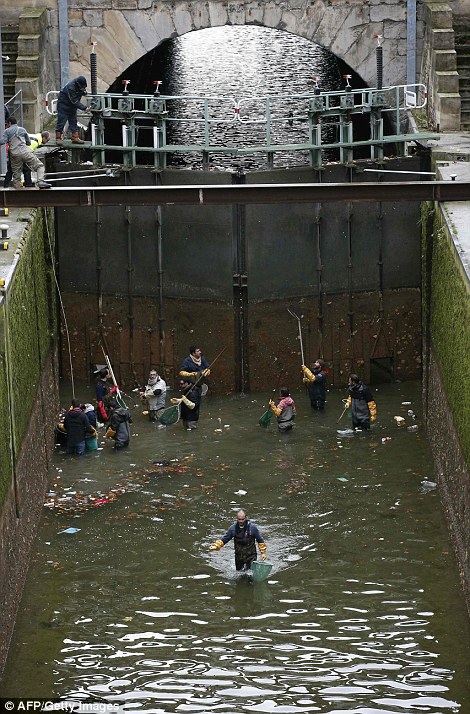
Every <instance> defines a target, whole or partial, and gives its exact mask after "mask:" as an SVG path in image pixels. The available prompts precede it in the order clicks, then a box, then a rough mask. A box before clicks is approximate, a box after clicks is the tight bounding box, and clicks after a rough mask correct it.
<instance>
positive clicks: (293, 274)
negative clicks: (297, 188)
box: [57, 158, 424, 392]
mask: <svg viewBox="0 0 470 714" xmlns="http://www.w3.org/2000/svg"><path fill="white" fill-rule="evenodd" d="M392 166H393V164H392V165H390V164H388V165H387V168H391V167H392ZM396 166H397V167H402V168H406V169H407V170H424V168H423V165H422V160H421V159H419V158H410V159H407V160H397V162H396ZM365 177H367V179H368V180H370V174H364V173H360V172H358V171H357V169H352V168H346V167H344V166H340V165H332V166H328V167H326V168H325V169H324V170H322V171H321V172H320V171H314V170H312V169H309V168H304V169H296V170H275V171H271V172H259V173H253V174H249V175H248V176H242V175H238V174H234V175H231V174H228V173H227V174H220V173H214V172H196V171H191V172H183V171H175V170H167V171H165V172H163V173H161V174H156V173H155V172H154V171H150V170H145V169H143V168H140V169H137V170H136V171H135V172H131V173H130V175H127V174H126V176H125V181H126V182H128V183H129V184H133V185H136V184H138V183H141V184H144V185H149V184H152V183H155V182H157V181H158V182H161V183H163V184H175V183H187V184H189V183H190V184H198V183H201V184H206V183H232V182H233V183H237V182H238V183H240V182H250V183H279V182H284V183H286V182H292V183H295V182H305V181H324V182H325V181H330V182H334V183H336V182H347V181H358V180H365ZM389 179H390V177H389V176H387V180H389ZM57 235H58V246H59V247H58V251H59V255H58V257H59V268H60V270H59V272H60V286H61V291H62V297H63V300H64V304H65V308H66V313H67V318H68V323H69V326H70V325H72V331H71V344H72V351H73V360H74V369H75V371H76V376H79V377H81V378H83V379H87V378H90V369H91V365H92V364H94V363H97V362H98V363H100V362H102V351H101V347H100V339H101V338H102V337H103V336H104V338H105V341H106V344H107V349H108V351H109V353H110V355H111V358H112V360H113V363H114V365H115V371H116V373H117V375H119V377H118V378H119V379H120V380H121V382H122V383H123V384H125V385H127V386H133V385H134V383H142V382H143V380H144V379H145V376H146V374H147V371H148V369H149V368H150V366H151V365H153V366H156V367H158V368H159V369H160V370H161V371H162V372H163V373H164V374H165V376H166V377H167V379H168V380H169V381H170V382H172V381H173V380H174V376H175V371H176V372H177V371H178V369H179V365H180V362H181V360H182V359H183V358H184V357H185V355H186V354H187V353H188V347H189V345H190V344H192V343H194V342H196V343H199V344H200V346H201V347H202V349H203V351H204V353H205V355H206V357H207V358H208V360H209V361H210V360H211V359H212V358H213V357H214V356H215V355H216V354H217V353H218V352H219V351H220V349H221V348H222V346H226V347H227V349H226V351H225V352H224V354H223V355H222V357H221V358H220V360H219V362H218V363H217V365H216V367H215V374H216V377H215V378H214V384H213V389H214V390H218V391H224V392H228V391H232V390H235V391H245V392H246V391H250V390H252V391H255V390H259V389H266V388H269V387H270V386H271V383H272V380H273V377H274V376H275V375H277V374H278V371H279V370H278V366H279V365H282V366H283V367H284V368H285V369H286V370H287V373H288V377H289V379H292V380H297V379H298V378H299V365H300V350H299V340H298V336H297V324H296V322H295V321H294V320H293V318H292V317H290V316H289V314H288V312H287V308H288V307H292V308H293V309H294V310H295V311H296V312H297V313H298V314H302V315H303V316H304V317H303V322H302V324H303V332H302V334H303V339H304V349H305V358H306V361H307V363H310V362H311V361H312V360H314V359H315V358H316V357H317V356H322V357H323V358H324V359H326V360H327V362H328V366H329V369H330V377H331V382H332V383H334V384H337V385H339V384H344V383H345V381H346V374H347V372H348V371H349V370H351V369H353V370H354V371H359V372H360V373H361V375H362V376H363V377H364V378H365V379H368V378H369V377H370V364H371V360H372V361H374V360H388V361H389V363H390V369H389V371H390V375H391V377H394V378H400V379H405V378H416V377H417V376H419V374H420V355H421V338H420V334H421V332H420V290H419V286H420V274H421V268H420V229H419V205H418V204H416V205H415V204H412V203H402V204H393V203H387V204H380V203H370V204H362V203H360V204H359V203H358V204H350V203H328V204H326V203H325V204H323V205H320V204H313V205H308V204H304V205H300V204H290V205H287V204H286V205H274V206H272V205H271V206H266V205H261V206H252V205H250V206H164V207H162V208H157V209H155V208H154V207H147V206H144V207H136V206H133V207H122V206H121V207H116V208H115V209H109V208H82V209H70V208H69V209H63V208H61V209H57ZM64 345H65V343H64ZM62 354H63V355H64V347H63V348H62ZM62 365H63V371H64V373H65V374H66V373H67V369H68V367H67V359H62Z"/></svg>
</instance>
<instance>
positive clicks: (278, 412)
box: [269, 399, 282, 416]
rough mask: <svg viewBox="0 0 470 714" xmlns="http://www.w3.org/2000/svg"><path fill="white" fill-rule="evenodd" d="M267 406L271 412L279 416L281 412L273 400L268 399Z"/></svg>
mask: <svg viewBox="0 0 470 714" xmlns="http://www.w3.org/2000/svg"><path fill="white" fill-rule="evenodd" d="M269 408H270V409H271V411H272V413H273V414H275V415H276V416H279V414H280V413H281V411H282V410H281V409H278V408H277V406H276V405H275V404H274V402H273V400H272V399H270V400H269Z"/></svg>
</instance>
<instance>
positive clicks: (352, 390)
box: [348, 382, 374, 426]
mask: <svg viewBox="0 0 470 714" xmlns="http://www.w3.org/2000/svg"><path fill="white" fill-rule="evenodd" d="M348 392H349V394H350V395H351V399H352V401H351V415H352V422H353V426H360V425H361V424H364V423H366V422H369V421H370V409H369V402H373V401H374V397H373V396H372V392H371V391H370V389H369V387H367V386H366V385H365V384H363V383H362V382H359V384H352V385H350V386H349V387H348Z"/></svg>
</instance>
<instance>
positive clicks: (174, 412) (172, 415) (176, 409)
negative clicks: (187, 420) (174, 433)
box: [158, 404, 181, 426]
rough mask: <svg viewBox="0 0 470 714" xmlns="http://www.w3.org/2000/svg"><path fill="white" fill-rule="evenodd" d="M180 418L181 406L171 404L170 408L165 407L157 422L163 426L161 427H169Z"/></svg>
mask: <svg viewBox="0 0 470 714" xmlns="http://www.w3.org/2000/svg"><path fill="white" fill-rule="evenodd" d="M180 416H181V405H180V404H172V405H171V407H167V408H166V409H164V411H163V412H162V413H161V414H160V416H159V419H158V421H159V422H160V424H163V426H171V425H172V424H176V422H177V421H179V418H180Z"/></svg>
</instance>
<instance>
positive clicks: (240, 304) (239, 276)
mask: <svg viewBox="0 0 470 714" xmlns="http://www.w3.org/2000/svg"><path fill="white" fill-rule="evenodd" d="M245 180H246V177H245V174H244V173H243V171H242V170H241V169H240V168H239V169H238V170H237V172H236V173H235V174H233V175H232V182H233V183H234V184H242V183H245ZM245 210H246V209H245V206H243V205H240V204H235V205H234V206H233V207H232V237H233V239H232V245H233V317H234V348H235V355H234V357H235V365H234V368H235V389H236V390H237V391H238V392H240V393H241V394H244V393H246V392H248V391H249V389H250V376H249V354H248V344H249V343H248V276H247V274H246V232H245V220H246V213H245Z"/></svg>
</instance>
